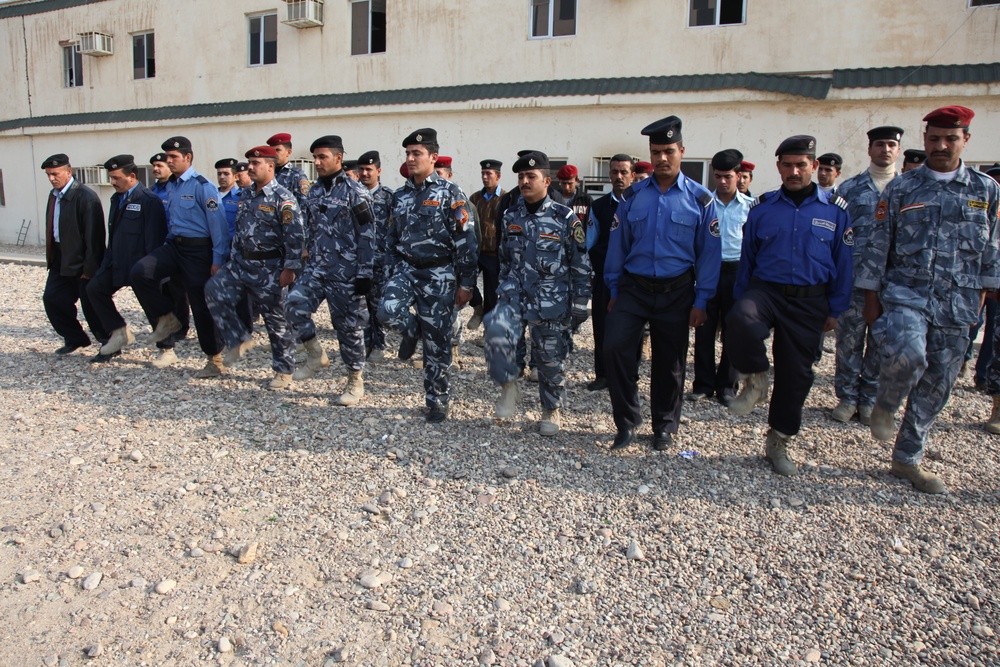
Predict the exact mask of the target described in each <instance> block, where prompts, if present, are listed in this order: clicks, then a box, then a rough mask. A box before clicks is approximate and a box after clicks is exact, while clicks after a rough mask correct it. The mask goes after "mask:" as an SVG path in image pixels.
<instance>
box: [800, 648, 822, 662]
mask: <svg viewBox="0 0 1000 667" xmlns="http://www.w3.org/2000/svg"><path fill="white" fill-rule="evenodd" d="M822 659H823V654H822V653H820V652H819V649H815V648H811V649H809V650H808V651H806V655H805V658H804V660H805V661H806V662H819V661H820V660H822Z"/></svg>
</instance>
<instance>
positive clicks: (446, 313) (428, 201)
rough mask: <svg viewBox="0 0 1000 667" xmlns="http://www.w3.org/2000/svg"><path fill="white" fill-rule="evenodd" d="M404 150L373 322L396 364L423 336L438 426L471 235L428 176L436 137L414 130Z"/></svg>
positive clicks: (471, 273)
mask: <svg viewBox="0 0 1000 667" xmlns="http://www.w3.org/2000/svg"><path fill="white" fill-rule="evenodd" d="M403 147H404V148H405V149H406V165H407V168H408V170H409V178H408V179H407V181H406V183H405V184H404V185H403V186H402V187H401V188H399V189H398V190H396V192H395V194H394V195H393V202H392V213H391V214H390V218H389V236H388V239H387V244H386V245H387V248H388V253H389V264H390V269H391V271H392V274H391V276H390V278H389V282H388V283H387V284H386V288H385V294H383V296H382V303H381V304H380V305H379V310H378V318H379V319H380V320H381V321H382V322H384V323H385V324H388V325H390V326H393V327H394V328H396V329H399V330H400V331H401V332H402V334H403V341H402V343H401V344H400V346H399V358H400V359H402V360H406V359H409V358H410V357H412V356H413V352H414V351H415V350H416V347H417V341H418V336H420V335H422V337H423V344H424V391H425V394H426V398H425V400H426V404H427V407H428V409H429V410H428V413H427V421H428V422H430V423H438V422H442V421H444V420H445V419H447V418H448V404H449V399H450V397H451V395H450V393H449V389H448V384H449V382H448V380H449V378H448V373H447V369H448V367H449V366H450V365H451V356H452V349H451V335H452V334H451V325H452V322H453V321H454V318H455V308H456V306H457V307H459V308H461V307H462V306H464V305H465V304H466V303H468V302H469V299H470V298H472V287H473V285H475V281H476V260H477V257H476V254H477V253H476V251H477V248H476V232H475V229H474V228H473V225H472V224H471V218H470V217H469V211H468V207H467V204H466V197H465V193H463V192H462V189H461V188H459V187H458V186H457V185H455V184H454V183H451V182H449V181H446V180H444V179H443V178H441V177H440V176H438V175H437V174H435V173H434V162H435V160H436V159H437V156H438V151H439V148H438V141H437V132H436V131H435V130H434V129H432V128H422V129H419V130H416V131H415V132H413V133H412V134H410V135H409V136H407V137H406V138H405V139H404V140H403ZM411 306H413V307H415V308H416V316H414V315H413V314H412V313H411V312H410V307H411Z"/></svg>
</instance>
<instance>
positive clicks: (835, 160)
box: [816, 153, 844, 169]
mask: <svg viewBox="0 0 1000 667" xmlns="http://www.w3.org/2000/svg"><path fill="white" fill-rule="evenodd" d="M816 159H817V160H818V161H819V163H820V164H822V165H825V166H827V167H836V168H837V169H840V168H841V167H843V166H844V158H842V157H840V156H839V155H837V154H836V153H823V154H822V155H820V156H819V157H818V158H816Z"/></svg>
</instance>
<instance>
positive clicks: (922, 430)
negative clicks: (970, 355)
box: [872, 305, 969, 464]
mask: <svg viewBox="0 0 1000 667" xmlns="http://www.w3.org/2000/svg"><path fill="white" fill-rule="evenodd" d="M872 336H873V337H874V338H875V345H876V349H877V350H878V351H879V356H880V358H881V364H882V366H881V372H880V373H879V378H878V397H877V398H876V403H877V404H878V406H879V407H881V408H883V409H885V410H888V411H889V412H891V413H895V412H896V410H898V409H899V407H900V406H901V405H903V402H904V401H905V402H906V410H905V411H904V412H903V423H902V425H901V426H900V427H899V433H898V434H897V435H896V445H895V448H894V450H893V453H892V457H893V458H894V459H895V460H897V461H900V462H902V463H908V464H916V463H920V462H921V461H922V460H923V458H924V447H925V445H926V444H927V436H928V433H929V432H930V429H931V426H933V425H934V421H935V420H936V419H937V416H938V414H940V412H941V410H943V409H944V406H945V405H947V403H948V399H949V397H950V396H951V389H952V387H953V386H954V385H955V380H956V379H957V378H958V372H959V370H960V369H961V367H962V356H963V355H964V354H965V348H966V346H967V345H968V344H969V330H968V329H956V328H944V327H935V326H934V325H932V324H930V323H928V321H927V316H926V315H925V314H924V313H921V312H919V311H917V310H914V309H912V308H906V307H904V306H897V305H889V307H888V308H886V310H885V312H884V313H882V316H881V317H879V318H878V319H877V320H876V321H875V324H873V325H872Z"/></svg>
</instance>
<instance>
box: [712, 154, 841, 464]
mask: <svg viewBox="0 0 1000 667" xmlns="http://www.w3.org/2000/svg"><path fill="white" fill-rule="evenodd" d="M775 155H776V156H777V157H778V163H777V166H778V173H779V174H780V176H781V183H782V185H781V188H780V189H779V190H775V191H773V192H768V193H765V194H762V195H761V196H760V197H758V198H757V201H756V202H755V203H754V205H753V207H751V209H750V213H749V214H748V215H747V223H746V225H745V226H744V228H743V252H742V256H741V257H740V267H739V273H738V274H737V277H736V285H735V287H734V288H733V296H734V297H735V298H736V303H735V305H734V306H733V309H732V310H731V311H730V312H729V317H728V319H727V322H726V324H727V330H726V340H725V345H726V348H727V349H728V350H729V359H730V361H731V362H732V364H733V366H734V367H735V368H736V370H737V371H739V372H740V374H741V376H742V377H744V378H745V379H746V382H745V383H744V386H743V391H742V393H740V395H739V396H737V397H736V398H734V399H733V400H732V401H730V403H729V411H730V412H731V413H733V414H734V415H747V414H750V412H752V411H753V409H754V407H755V406H756V405H757V404H758V403H761V402H764V401H766V400H767V389H768V366H769V364H768V360H767V349H766V348H765V346H764V340H765V339H766V338H767V337H768V336H769V335H770V334H771V330H772V329H773V330H774V338H773V341H774V342H773V343H772V356H773V357H774V393H773V395H772V396H771V406H770V412H769V414H768V424H769V425H770V427H771V428H770V430H768V432H767V442H766V445H765V454H764V456H765V458H766V459H767V460H768V461H770V462H771V465H772V466H773V467H774V471H775V472H776V473H778V474H779V475H794V474H795V473H796V472H798V468H797V467H796V466H795V463H794V462H793V461H792V460H791V458H789V456H788V441H789V440H790V439H791V437H792V436H793V435H795V434H796V433H798V432H799V427H800V426H801V425H802V405H803V404H804V403H805V400H806V396H807V395H808V394H809V390H810V389H811V388H812V384H813V379H814V376H813V370H812V366H813V362H814V361H815V360H816V354H817V352H818V351H819V346H820V341H821V339H822V337H823V332H824V331H829V330H831V329H833V328H834V327H835V326H836V323H837V316H838V315H840V313H841V312H843V310H844V309H845V308H847V306H848V305H849V304H850V302H851V244H852V243H853V242H854V241H853V237H852V232H851V225H850V219H849V217H848V215H847V211H846V208H847V202H845V201H844V200H843V199H841V198H840V197H838V196H837V195H833V197H832V198H828V197H827V195H826V193H824V192H822V191H821V190H820V189H819V186H817V185H816V184H815V183H813V181H812V176H813V172H815V171H816V168H817V167H818V165H819V162H818V161H817V160H816V140H815V139H814V138H813V137H810V136H807V135H798V136H794V137H789V138H788V139H785V140H784V141H783V142H781V145H780V146H778V150H777V151H775Z"/></svg>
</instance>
